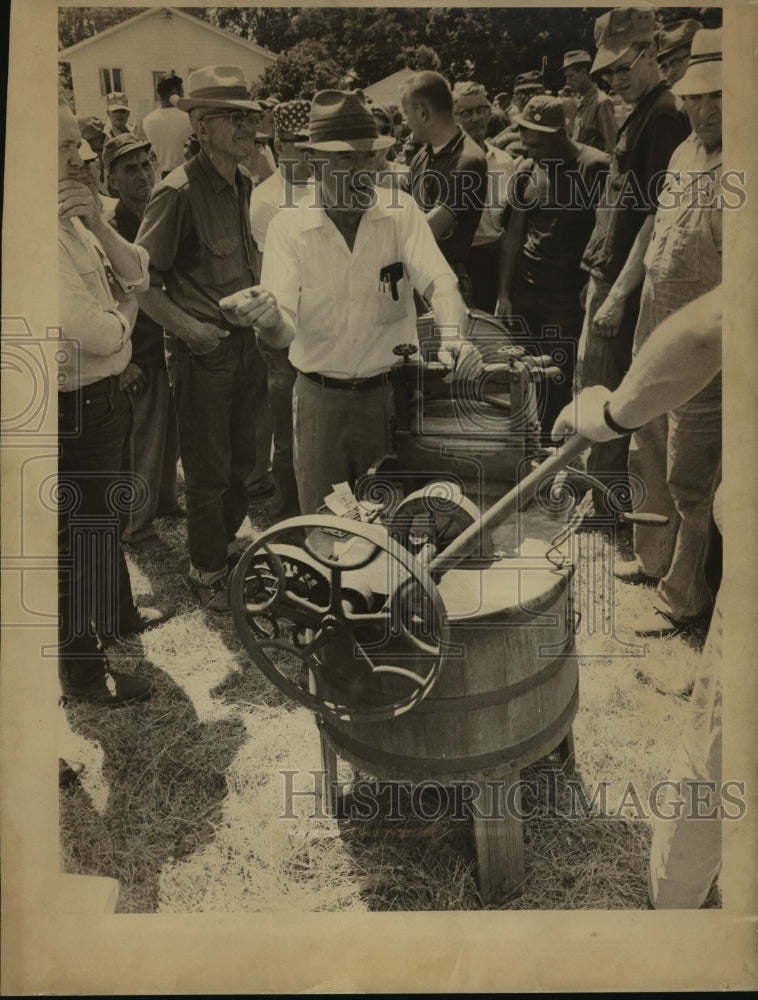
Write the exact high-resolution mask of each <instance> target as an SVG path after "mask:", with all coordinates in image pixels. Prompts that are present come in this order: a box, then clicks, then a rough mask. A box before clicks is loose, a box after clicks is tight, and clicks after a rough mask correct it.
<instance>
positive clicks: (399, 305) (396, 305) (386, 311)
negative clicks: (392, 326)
mask: <svg viewBox="0 0 758 1000" xmlns="http://www.w3.org/2000/svg"><path fill="white" fill-rule="evenodd" d="M407 280H408V279H407V278H405V277H403V278H401V279H400V281H399V282H398V283H397V296H398V297H397V301H395V299H393V298H392V292H391V290H390V286H389V285H386V286H385V285H382V286H381V290H380V292H379V294H378V301H377V304H376V321H377V323H381V324H383V325H385V324H388V323H398V322H399V321H400V320H401V319H405V317H406V316H407V315H408V301H407V297H406V295H405V294H404V291H405V286H406V283H407Z"/></svg>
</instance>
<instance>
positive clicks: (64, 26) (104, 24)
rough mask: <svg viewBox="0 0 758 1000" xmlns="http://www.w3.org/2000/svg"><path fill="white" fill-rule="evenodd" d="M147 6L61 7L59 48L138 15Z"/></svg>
mask: <svg viewBox="0 0 758 1000" xmlns="http://www.w3.org/2000/svg"><path fill="white" fill-rule="evenodd" d="M147 9H148V8H147V7H59V8H58V50H59V51H60V50H61V49H67V48H69V47H70V46H71V45H76V44H77V43H78V42H83V41H84V39H85V38H89V37H90V36H91V35H95V34H97V33H98V32H99V31H105V29H106V28H112V27H113V25H114V24H120V23H121V22H122V21H126V20H127V18H130V17H136V16H137V14H141V13H142V11H143V10H147Z"/></svg>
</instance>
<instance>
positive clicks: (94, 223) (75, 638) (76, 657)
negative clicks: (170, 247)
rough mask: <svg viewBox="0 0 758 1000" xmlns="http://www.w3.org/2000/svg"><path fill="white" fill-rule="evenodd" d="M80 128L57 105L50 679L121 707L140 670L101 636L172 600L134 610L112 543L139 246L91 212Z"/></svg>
mask: <svg viewBox="0 0 758 1000" xmlns="http://www.w3.org/2000/svg"><path fill="white" fill-rule="evenodd" d="M81 142H82V140H81V134H80V132H79V126H78V125H77V122H76V119H75V118H74V116H73V114H72V112H71V110H70V109H69V108H68V107H67V106H64V105H61V106H60V107H59V109H58V282H59V323H60V327H61V340H60V348H59V350H58V351H57V353H56V357H57V360H58V368H59V370H58V429H59V436H60V445H59V447H60V457H59V463H58V492H59V496H60V501H61V505H60V512H59V525H58V529H59V530H58V537H59V575H58V601H59V614H60V636H59V659H58V676H59V678H60V682H61V690H62V692H63V694H64V696H65V697H66V698H70V699H75V700H77V701H85V702H88V703H90V704H92V705H95V706H99V707H104V708H118V707H120V706H121V705H124V704H126V703H127V702H130V701H141V700H142V699H144V698H147V697H149V696H150V684H149V683H148V681H147V680H145V679H144V678H141V677H136V676H130V675H126V674H118V673H114V671H112V670H111V669H110V667H109V665H108V661H107V660H106V658H105V655H104V654H103V652H102V646H101V644H100V640H101V639H103V638H107V637H110V638H113V637H116V636H125V635H127V634H130V633H135V632H136V633H139V632H143V631H144V630H145V629H147V628H151V627H153V626H154V625H158V624H160V623H161V622H163V621H166V620H167V619H168V618H170V617H171V616H172V615H173V613H174V609H173V608H171V607H169V606H158V607H152V608H136V607H135V606H134V600H133V598H132V590H131V584H130V581H129V570H128V568H127V565H126V561H125V559H124V553H123V551H122V549H121V546H120V545H119V542H118V534H119V531H118V528H119V523H118V514H119V510H118V508H117V507H115V506H114V504H115V493H114V485H115V483H116V481H117V479H118V476H119V470H120V467H121V454H122V450H123V446H124V441H125V439H126V437H127V435H128V434H129V430H130V428H131V423H132V414H131V404H130V401H129V386H128V384H127V383H126V382H125V381H124V376H125V373H126V372H127V370H128V367H129V361H130V359H131V355H132V342H131V336H132V329H133V327H134V321H135V319H136V316H137V310H138V306H137V298H136V295H135V292H138V291H142V290H144V289H145V288H147V286H148V280H149V279H148V271H147V260H148V258H147V253H146V252H145V251H144V250H142V249H141V248H139V247H133V246H132V245H131V244H129V243H127V241H126V240H124V239H122V238H121V237H120V236H119V235H118V233H116V232H115V231H114V230H113V229H111V227H110V226H109V225H107V224H106V223H105V222H104V221H103V219H102V218H101V215H100V210H99V206H98V204H97V201H96V200H95V195H94V194H93V192H92V191H91V190H90V189H89V188H88V187H87V186H86V185H85V184H84V183H83V181H82V180H81V171H82V158H81V155H80V152H79V150H80V147H81Z"/></svg>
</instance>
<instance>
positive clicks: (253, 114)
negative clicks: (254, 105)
mask: <svg viewBox="0 0 758 1000" xmlns="http://www.w3.org/2000/svg"><path fill="white" fill-rule="evenodd" d="M208 118H228V119H229V120H230V121H231V123H232V125H233V126H234V127H235V128H239V127H240V125H253V126H255V125H257V124H258V122H259V120H260V112H258V111H220V112H219V113H218V114H214V115H203V121H207V119H208Z"/></svg>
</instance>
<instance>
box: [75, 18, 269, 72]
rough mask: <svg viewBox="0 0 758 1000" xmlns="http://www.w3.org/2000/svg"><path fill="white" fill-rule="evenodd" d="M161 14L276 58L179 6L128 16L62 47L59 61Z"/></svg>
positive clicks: (259, 53) (258, 46)
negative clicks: (179, 19)
mask: <svg viewBox="0 0 758 1000" xmlns="http://www.w3.org/2000/svg"><path fill="white" fill-rule="evenodd" d="M159 14H161V15H166V14H168V15H169V16H172V17H178V18H182V19H184V20H185V21H190V22H191V23H192V24H194V25H199V26H200V27H201V28H204V29H205V30H206V31H210V32H212V33H213V34H216V35H221V36H222V37H223V38H225V39H226V40H227V41H230V42H236V43H237V44H238V45H241V46H242V47H243V48H245V49H247V50H248V52H255V53H257V54H258V55H260V56H263V57H265V58H268V59H272V60H273V59H276V54H275V53H273V52H270V51H269V50H268V49H264V48H263V46H262V45H256V44H255V42H248V41H247V39H245V38H240V37H239V35H235V34H234V32H232V31H227V30H226V29H225V28H217V27H216V26H215V25H213V24H208V22H207V21H203V20H202V19H201V18H199V17H195V16H194V15H193V14H187V13H186V12H185V11H183V10H180V9H179V8H178V7H151V8H150V9H149V10H143V11H142V12H141V13H140V14H136V15H135V16H134V17H130V18H127V20H126V21H121V22H119V24H114V25H112V26H111V27H110V28H106V29H105V31H98V32H97V33H96V34H94V35H91V36H90V37H89V38H85V39H84V41H81V42H77V43H76V45H70V46H69V47H68V48H67V49H61V51H60V52H59V53H58V62H68V60H69V57H70V56H72V55H74V54H75V53H77V52H81V50H82V49H84V48H86V47H87V46H88V45H92V44H94V43H95V42H99V41H100V40H101V39H103V38H105V37H106V36H111V35H115V34H116V32H118V31H121V30H122V29H123V28H126V27H131V25H133V24H136V23H137V22H138V21H145V20H147V19H148V18H150V17H156V16H157V15H159Z"/></svg>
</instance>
